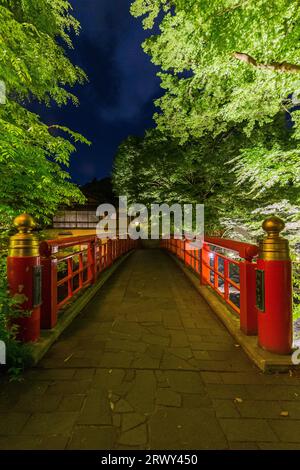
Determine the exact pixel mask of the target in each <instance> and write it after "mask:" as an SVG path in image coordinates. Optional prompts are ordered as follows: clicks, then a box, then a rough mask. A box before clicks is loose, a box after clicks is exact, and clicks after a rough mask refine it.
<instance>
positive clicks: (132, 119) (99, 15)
mask: <svg viewBox="0 0 300 470" xmlns="http://www.w3.org/2000/svg"><path fill="white" fill-rule="evenodd" d="M70 3H71V4H72V5H73V8H74V12H73V14H74V16H75V17H76V18H77V19H78V20H79V21H80V23H81V26H82V32H81V35H80V36H79V37H76V38H75V40H74V51H70V52H68V55H69V56H70V58H71V60H72V62H73V63H75V64H77V65H79V66H80V67H81V68H83V69H84V70H85V72H86V73H87V75H88V77H89V83H88V84H85V85H84V86H80V87H76V88H74V90H72V91H73V92H74V93H75V95H76V96H78V98H79V100H80V106H79V107H74V106H72V105H71V104H70V105H68V106H66V107H63V108H59V107H55V106H54V107H51V109H47V110H45V109H44V108H43V109H42V110H41V109H40V108H39V109H38V112H39V114H41V116H42V118H43V120H44V121H45V122H47V123H49V124H53V123H56V124H62V125H66V126H68V127H70V128H71V129H73V130H75V131H77V132H80V133H81V134H83V135H84V136H85V137H87V138H88V139H89V140H91V141H92V143H93V144H92V146H91V147H87V146H85V145H79V146H78V152H77V153H76V154H74V155H73V157H72V160H71V175H72V179H73V181H74V182H76V183H79V184H83V183H85V182H87V181H90V180H92V179H93V178H94V177H96V178H103V177H105V176H109V175H110V173H111V169H112V162H113V159H114V156H115V154H116V150H117V148H118V146H119V144H120V143H121V142H122V140H124V139H125V138H126V137H127V136H128V135H143V134H144V131H145V129H147V128H149V127H153V126H154V122H153V119H152V116H153V113H154V111H155V108H154V105H153V100H154V99H155V98H157V97H158V96H160V94H161V90H160V87H159V83H160V80H159V79H158V78H157V77H156V73H157V68H156V67H155V66H154V65H153V64H151V62H150V58H149V57H148V56H147V55H146V54H145V53H144V52H143V50H142V48H141V43H142V41H143V40H144V39H145V38H146V37H147V36H148V35H149V31H144V30H143V28H142V25H141V21H140V19H135V18H133V17H132V16H131V15H130V13H129V7H130V4H131V3H132V0H70Z"/></svg>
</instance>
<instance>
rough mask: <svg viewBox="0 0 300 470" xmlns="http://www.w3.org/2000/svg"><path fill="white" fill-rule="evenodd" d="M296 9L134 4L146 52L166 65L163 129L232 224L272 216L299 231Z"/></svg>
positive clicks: (228, 0)
mask: <svg viewBox="0 0 300 470" xmlns="http://www.w3.org/2000/svg"><path fill="white" fill-rule="evenodd" d="M298 6H299V4H298V1H297V0H278V1H276V2H269V1H268V0H242V1H241V0H218V1H214V2H211V1H208V0H135V1H134V2H133V4H132V7H131V11H132V14H133V15H134V16H136V17H142V21H143V25H144V27H145V28H146V29H150V30H151V29H153V32H152V34H151V36H150V37H149V38H148V39H147V40H146V41H145V42H144V44H143V48H144V50H145V52H146V53H147V54H149V55H150V56H151V60H152V61H153V62H154V63H155V64H156V65H158V66H160V68H161V71H160V72H159V76H160V78H161V85H162V88H163V89H164V94H163V96H162V97H161V98H160V99H158V100H156V105H157V107H158V112H157V113H156V114H155V116H154V118H155V120H156V123H157V132H159V133H160V135H162V136H164V137H165V138H166V139H168V140H169V141H170V140H172V142H174V141H175V142H176V145H177V147H178V148H180V146H181V150H180V151H179V150H178V152H177V155H179V154H180V155H182V152H183V154H184V155H185V158H187V157H186V152H187V153H188V150H187V149H189V148H190V146H192V147H193V152H194V156H195V155H196V156H197V157H196V160H197V164H195V163H192V167H193V170H194V171H195V172H196V171H197V172H202V173H203V174H204V175H205V177H208V178H209V177H214V178H215V192H216V194H217V193H218V196H219V202H221V204H222V201H223V205H224V207H223V212H224V211H225V210H227V214H228V218H229V219H230V218H234V217H237V216H239V215H241V216H242V218H244V220H246V219H247V220H250V221H251V220H254V221H256V223H257V222H260V220H261V218H263V217H264V215H263V214H264V213H265V214H266V213H269V212H271V211H272V212H273V213H274V212H275V213H276V212H277V213H279V214H281V215H284V217H285V219H288V220H290V228H292V225H293V224H295V220H299V217H300V215H299V208H298V207H297V206H298V204H299V193H300V191H299V186H300V148H299V138H300V111H299V109H298V108H297V104H299V101H298V94H299V99H300V61H299V57H300V45H299V34H300V10H299V8H298ZM146 140H147V138H146ZM121 151H123V153H124V148H123V150H121ZM170 152H172V150H171V148H170ZM170 152H169V153H170ZM148 158H150V159H151V161H157V159H158V157H157V156H155V157H153V156H152V157H151V155H150V154H149V155H148ZM178 158H181V157H178ZM153 159H154V160H153ZM193 162H195V160H193ZM178 165H179V167H180V163H179V160H178ZM148 166H149V165H148ZM220 167H221V169H220ZM157 168H158V170H157V175H156V177H157V178H158V174H159V172H160V171H161V170H160V167H159V166H158V167H157ZM181 168H182V167H181ZM206 168H209V171H206ZM231 172H232V175H231V177H229V175H228V174H229V173H231ZM208 173H209V175H208ZM224 178H225V179H226V178H227V179H228V183H227V185H225V187H224V184H223V183H222V180H223V179H224ZM220 183H221V184H220ZM194 184H195V185H197V186H198V182H196V181H195V183H194ZM228 185H229V186H230V187H231V196H232V197H231V199H230V201H231V202H229V196H230V191H229V187H228ZM224 191H225V192H224ZM195 192H196V193H197V191H195ZM200 193H201V191H199V192H198V194H199V195H200ZM204 195H205V191H204V193H202V194H201V198H202V199H203V196H204ZM227 195H228V197H227ZM222 196H223V197H222ZM201 198H199V199H200V202H201ZM217 199H218V198H215V196H214V198H212V199H211V201H213V200H214V201H215V202H216V204H215V207H214V211H215V218H217V217H218V215H219V214H220V213H222V210H220V208H218V207H217V203H218V200H217ZM225 204H226V205H227V207H226V208H225ZM243 206H244V209H243ZM252 215H253V216H252ZM295 227H296V226H294V228H295ZM298 228H299V227H298Z"/></svg>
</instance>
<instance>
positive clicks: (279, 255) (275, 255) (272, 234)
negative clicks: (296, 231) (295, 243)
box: [259, 216, 290, 261]
mask: <svg viewBox="0 0 300 470" xmlns="http://www.w3.org/2000/svg"><path fill="white" fill-rule="evenodd" d="M262 228H263V229H264V231H265V232H266V233H267V236H266V237H265V238H264V239H263V240H261V242H260V244H259V258H260V259H264V260H268V261H272V260H273V261H276V260H281V261H282V260H287V261H288V260H290V253H289V242H288V240H286V239H285V238H283V237H281V235H280V232H282V231H283V230H284V228H285V223H284V222H283V220H281V219H280V218H279V217H276V216H273V217H269V218H268V219H266V220H265V221H264V222H263V224H262Z"/></svg>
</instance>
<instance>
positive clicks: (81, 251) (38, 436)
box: [0, 217, 300, 449]
mask: <svg viewBox="0 0 300 470" xmlns="http://www.w3.org/2000/svg"><path fill="white" fill-rule="evenodd" d="M17 225H18V230H19V233H18V234H17V235H15V236H14V237H12V239H11V243H10V252H9V258H8V277H9V280H10V287H11V292H12V294H14V293H18V294H24V295H25V297H24V304H23V305H22V307H23V309H24V310H30V311H32V314H31V315H29V316H28V315H27V316H24V317H21V318H19V319H16V320H15V322H16V323H17V324H18V325H19V338H20V339H21V340H22V341H24V342H29V343H30V348H31V353H32V357H33V360H34V362H35V364H36V365H35V367H34V368H33V369H31V370H29V371H28V372H26V374H25V382H24V386H23V385H20V384H10V383H4V385H3V393H2V395H1V397H0V406H1V407H2V409H3V407H5V406H6V405H5V403H7V408H6V409H5V413H3V414H4V416H1V423H2V422H3V423H6V424H3V425H2V424H1V426H4V427H5V426H6V427H7V426H8V427H9V426H10V427H9V429H10V432H9V435H6V436H5V437H3V436H2V437H1V426H0V446H1V445H2V446H3V448H10V447H13V446H14V445H17V444H16V443H17V442H18V445H19V446H20V445H21V447H22V448H28V446H29V447H30V448H39V447H41V448H45V447H44V446H45V445H46V446H48V447H49V448H70V449H71V448H88V449H90V448H97V449H109V448H115V449H125V448H129V449H130V448H131V449H136V448H143V449H145V448H151V449H192V448H200V449H201V448H215V449H216V448H272V446H274V447H275V448H281V447H283V448H285V447H286V448H288V445H292V444H291V443H293V442H295V441H294V439H296V438H295V436H296V435H297V436H298V437H297V439H299V445H300V438H299V434H300V433H294V435H290V436H289V435H288V433H287V431H286V429H287V428H288V427H289V426H290V427H294V428H295V429H296V428H297V426H299V430H300V421H295V419H296V418H295V417H296V416H298V415H299V413H300V401H299V397H298V393H297V392H296V390H298V388H297V387H298V386H299V380H298V378H297V372H296V371H295V372H290V373H289V374H286V373H283V374H281V375H278V374H277V373H276V372H279V371H280V372H285V371H289V370H290V369H291V368H292V366H293V364H292V361H291V353H292V302H291V298H292V289H291V260H290V258H289V253H288V244H287V242H286V240H285V239H284V238H282V237H281V236H280V232H281V230H282V229H283V225H282V223H281V221H280V220H279V219H276V218H270V219H268V220H267V221H266V222H265V223H264V229H265V231H266V232H267V235H266V237H265V238H264V239H263V240H262V241H261V243H260V246H255V245H250V244H246V243H240V242H237V241H233V240H225V239H222V238H213V237H207V238H205V241H204V245H203V247H202V248H201V249H199V248H198V249H194V250H191V249H190V248H191V247H190V243H189V241H187V240H176V239H171V240H161V241H160V246H157V247H156V248H153V249H147V246H146V248H145V246H142V244H141V243H140V242H139V241H133V240H129V239H127V240H98V239H97V237H94V236H87V237H73V238H61V239H58V240H49V241H43V242H39V240H38V239H37V238H36V236H35V235H34V234H33V233H32V231H31V229H32V221H31V219H30V218H29V217H21V218H19V220H17ZM169 255H170V256H169ZM104 283H105V284H104ZM71 323H72V324H71ZM67 327H68V328H67ZM270 371H272V372H274V373H273V374H272V375H266V374H263V373H262V372H270ZM295 374H296V375H295ZM4 382H5V380H4ZM297 413H298V414H297ZM3 420H4V421H3ZM3 429H4V428H3ZM297 442H298V441H297Z"/></svg>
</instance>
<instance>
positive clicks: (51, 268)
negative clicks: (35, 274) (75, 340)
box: [40, 242, 57, 330]
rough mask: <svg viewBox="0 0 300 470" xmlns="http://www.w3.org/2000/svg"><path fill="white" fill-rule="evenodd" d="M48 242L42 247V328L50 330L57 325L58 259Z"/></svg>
mask: <svg viewBox="0 0 300 470" xmlns="http://www.w3.org/2000/svg"><path fill="white" fill-rule="evenodd" d="M53 251H55V249H54V248H53V247H49V246H48V244H47V242H42V243H41V245H40V253H41V264H42V299H43V301H42V306H41V328H42V329H44V330H50V329H51V328H54V326H55V325H56V323H57V259H56V257H55V256H53V254H52V253H53Z"/></svg>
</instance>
